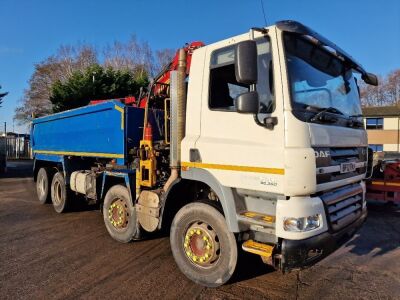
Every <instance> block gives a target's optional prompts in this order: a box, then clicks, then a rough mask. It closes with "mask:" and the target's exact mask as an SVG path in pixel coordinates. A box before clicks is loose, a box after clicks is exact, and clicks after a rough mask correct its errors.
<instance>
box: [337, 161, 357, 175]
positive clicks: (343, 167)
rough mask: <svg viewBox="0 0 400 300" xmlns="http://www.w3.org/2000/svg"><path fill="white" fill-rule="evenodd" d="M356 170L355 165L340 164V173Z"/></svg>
mask: <svg viewBox="0 0 400 300" xmlns="http://www.w3.org/2000/svg"><path fill="white" fill-rule="evenodd" d="M355 170H356V164H355V163H342V164H340V173H349V172H353V171H355Z"/></svg>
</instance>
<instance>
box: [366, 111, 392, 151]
mask: <svg viewBox="0 0 400 300" xmlns="http://www.w3.org/2000/svg"><path fill="white" fill-rule="evenodd" d="M363 115H364V122H365V127H366V129H367V133H368V143H369V145H370V147H371V148H372V149H373V150H374V151H377V152H381V151H395V152H400V106H380V107H364V108H363Z"/></svg>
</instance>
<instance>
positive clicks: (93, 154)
mask: <svg viewBox="0 0 400 300" xmlns="http://www.w3.org/2000/svg"><path fill="white" fill-rule="evenodd" d="M33 152H34V153H39V154H54V155H75V156H94V157H107V158H124V155H123V154H116V153H97V152H64V151H47V150H34V151H33Z"/></svg>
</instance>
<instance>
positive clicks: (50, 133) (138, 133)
mask: <svg viewBox="0 0 400 300" xmlns="http://www.w3.org/2000/svg"><path fill="white" fill-rule="evenodd" d="M143 118H144V109H142V108H137V107H128V106H125V105H124V104H122V103H120V102H118V101H107V102H104V103H100V104H96V105H89V106H84V107H81V108H77V109H72V110H68V111H65V112H61V113H57V114H53V115H50V116H46V117H42V118H37V119H34V120H33V122H32V132H31V134H32V135H31V136H32V150H33V154H34V157H35V159H36V160H47V161H58V162H62V160H63V157H64V156H83V157H96V158H110V159H115V160H116V163H117V164H118V165H126V164H127V154H128V152H129V150H130V149H132V148H133V147H138V146H139V141H140V139H141V137H142V130H143V128H142V127H143Z"/></svg>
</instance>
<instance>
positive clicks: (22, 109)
mask: <svg viewBox="0 0 400 300" xmlns="http://www.w3.org/2000/svg"><path fill="white" fill-rule="evenodd" d="M95 63H97V54H96V51H95V49H94V48H93V47H91V46H89V45H79V46H76V47H74V46H61V47H60V48H59V49H58V50H57V53H56V54H55V55H52V56H50V57H48V58H47V59H45V60H44V61H42V62H40V63H37V64H35V68H34V72H33V74H32V76H31V78H30V79H29V88H27V89H26V90H25V91H24V96H23V98H22V99H21V100H20V102H21V103H20V106H18V107H17V108H16V110H15V119H16V120H17V122H18V123H20V124H22V123H26V122H28V121H29V120H30V118H31V116H32V115H35V116H43V115H46V114H49V113H51V112H52V104H51V102H50V100H49V99H50V89H51V86H52V85H53V84H54V83H55V82H56V81H58V80H59V81H61V82H64V81H65V80H67V79H68V78H69V77H70V76H71V75H72V74H73V72H75V71H83V70H85V69H86V68H88V67H89V66H91V65H93V64H95Z"/></svg>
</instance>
